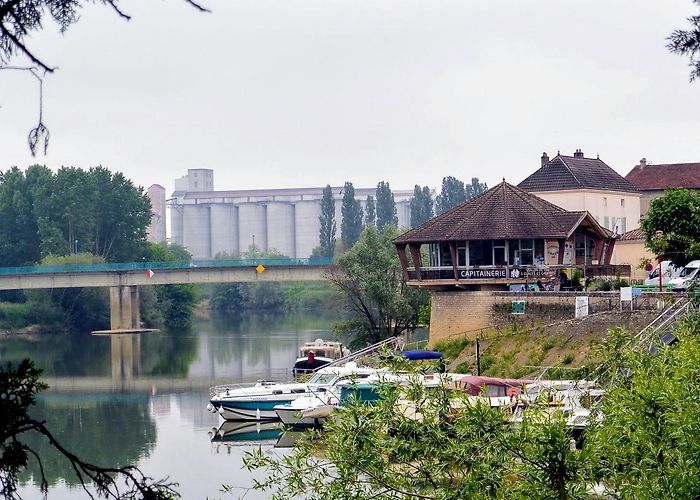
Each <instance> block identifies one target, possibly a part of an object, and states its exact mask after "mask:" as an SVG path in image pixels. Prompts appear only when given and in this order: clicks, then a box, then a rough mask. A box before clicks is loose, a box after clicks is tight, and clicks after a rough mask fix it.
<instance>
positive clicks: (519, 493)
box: [244, 381, 588, 500]
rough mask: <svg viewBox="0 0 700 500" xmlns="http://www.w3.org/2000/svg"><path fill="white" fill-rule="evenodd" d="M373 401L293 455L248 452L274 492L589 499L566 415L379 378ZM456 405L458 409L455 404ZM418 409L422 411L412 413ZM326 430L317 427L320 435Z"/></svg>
mask: <svg viewBox="0 0 700 500" xmlns="http://www.w3.org/2000/svg"><path fill="white" fill-rule="evenodd" d="M377 390H378V391H379V392H380V394H381V398H380V400H379V401H377V402H376V403H375V404H374V405H366V404H361V403H350V404H348V405H346V406H344V407H343V411H342V412H338V417H337V418H336V419H333V420H332V421H328V422H327V423H326V424H325V425H326V427H327V432H324V433H323V436H322V438H323V452H322V453H319V452H318V447H317V446H316V445H315V443H314V441H313V440H309V439H307V440H303V441H301V442H300V443H298V444H297V447H296V448H295V450H294V452H293V453H292V454H288V455H284V456H282V457H275V456H269V455H266V454H264V453H263V452H262V451H261V450H258V451H256V452H252V453H247V454H246V457H245V459H244V463H245V465H246V467H248V468H249V469H255V468H264V469H266V471H267V478H266V479H265V480H263V481H261V482H259V483H257V488H258V489H261V490H265V491H270V492H273V493H274V496H273V498H295V496H297V495H298V496H304V497H305V498H313V499H334V498H354V499H363V500H364V499H370V498H378V499H404V498H423V499H455V500H456V499H462V498H522V499H525V498H583V497H584V496H585V486H584V484H585V483H584V479H585V474H586V472H587V468H586V465H587V460H586V459H587V457H588V454H587V453H586V452H582V451H580V450H572V449H571V446H570V440H571V433H570V431H569V430H568V429H567V428H566V427H565V425H564V421H563V419H562V418H561V416H560V415H557V414H552V415H549V414H546V413H544V411H539V410H537V409H533V410H531V411H529V412H528V413H527V414H526V418H525V419H524V420H523V422H522V423H521V424H520V425H517V426H513V425H508V423H507V422H506V420H505V419H504V414H503V410H502V409H501V408H497V407H491V406H490V405H488V403H485V402H477V403H470V402H468V400H467V396H466V395H465V394H464V393H463V392H457V391H449V390H447V389H446V388H445V387H440V388H437V389H431V390H426V389H425V387H424V386H422V385H421V384H420V383H418V382H417V381H414V382H412V383H411V384H409V385H408V386H403V387H402V386H397V385H390V384H385V385H383V386H382V385H379V386H378V389H377ZM451 408H459V410H458V411H457V410H452V409H451ZM413 415H415V416H413ZM311 436H312V437H313V438H318V437H319V435H318V434H312V435H311Z"/></svg>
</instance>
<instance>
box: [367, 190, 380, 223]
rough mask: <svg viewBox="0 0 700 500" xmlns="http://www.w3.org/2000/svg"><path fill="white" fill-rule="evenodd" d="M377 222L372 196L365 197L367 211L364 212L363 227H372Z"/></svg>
mask: <svg viewBox="0 0 700 500" xmlns="http://www.w3.org/2000/svg"><path fill="white" fill-rule="evenodd" d="M376 221H377V211H376V208H375V205H374V196H372V195H371V194H368V195H367V209H366V210H365V226H374V225H375V224H376Z"/></svg>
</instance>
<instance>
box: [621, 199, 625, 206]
mask: <svg viewBox="0 0 700 500" xmlns="http://www.w3.org/2000/svg"><path fill="white" fill-rule="evenodd" d="M620 206H621V207H622V208H625V199H624V198H620Z"/></svg>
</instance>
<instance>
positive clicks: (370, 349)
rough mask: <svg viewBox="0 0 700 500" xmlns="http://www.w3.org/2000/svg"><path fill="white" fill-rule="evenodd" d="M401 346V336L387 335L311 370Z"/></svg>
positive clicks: (342, 363)
mask: <svg viewBox="0 0 700 500" xmlns="http://www.w3.org/2000/svg"><path fill="white" fill-rule="evenodd" d="M401 346H403V338H401V337H389V338H388V339H384V340H382V341H381V342H377V343H376V344H372V345H370V346H367V347H364V348H362V349H360V350H359V351H354V352H351V353H350V354H348V355H347V356H343V357H342V358H338V359H336V360H334V361H331V362H330V363H328V364H327V365H323V366H321V367H318V368H315V369H314V370H313V372H316V371H317V370H320V369H321V368H327V367H330V366H338V365H344V364H345V363H348V362H350V361H354V360H356V359H358V358H360V357H362V356H366V355H368V354H373V353H375V352H377V351H379V350H380V349H399V348H400V347H401Z"/></svg>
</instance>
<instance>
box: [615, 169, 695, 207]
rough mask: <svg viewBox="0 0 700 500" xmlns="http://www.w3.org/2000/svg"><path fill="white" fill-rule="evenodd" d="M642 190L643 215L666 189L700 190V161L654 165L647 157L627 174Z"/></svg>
mask: <svg viewBox="0 0 700 500" xmlns="http://www.w3.org/2000/svg"><path fill="white" fill-rule="evenodd" d="M625 179H627V180H628V181H629V182H631V183H632V184H634V186H635V187H636V188H637V189H638V190H639V191H641V193H642V198H641V215H642V216H644V215H645V214H646V213H647V211H648V210H649V202H650V201H651V200H653V199H654V198H659V197H661V196H663V194H664V191H665V190H666V189H676V188H685V189H697V190H700V163H664V164H659V165H652V164H649V163H647V160H646V158H642V159H641V160H639V165H635V167H634V168H633V169H632V170H630V171H629V173H628V174H627V175H626V176H625Z"/></svg>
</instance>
